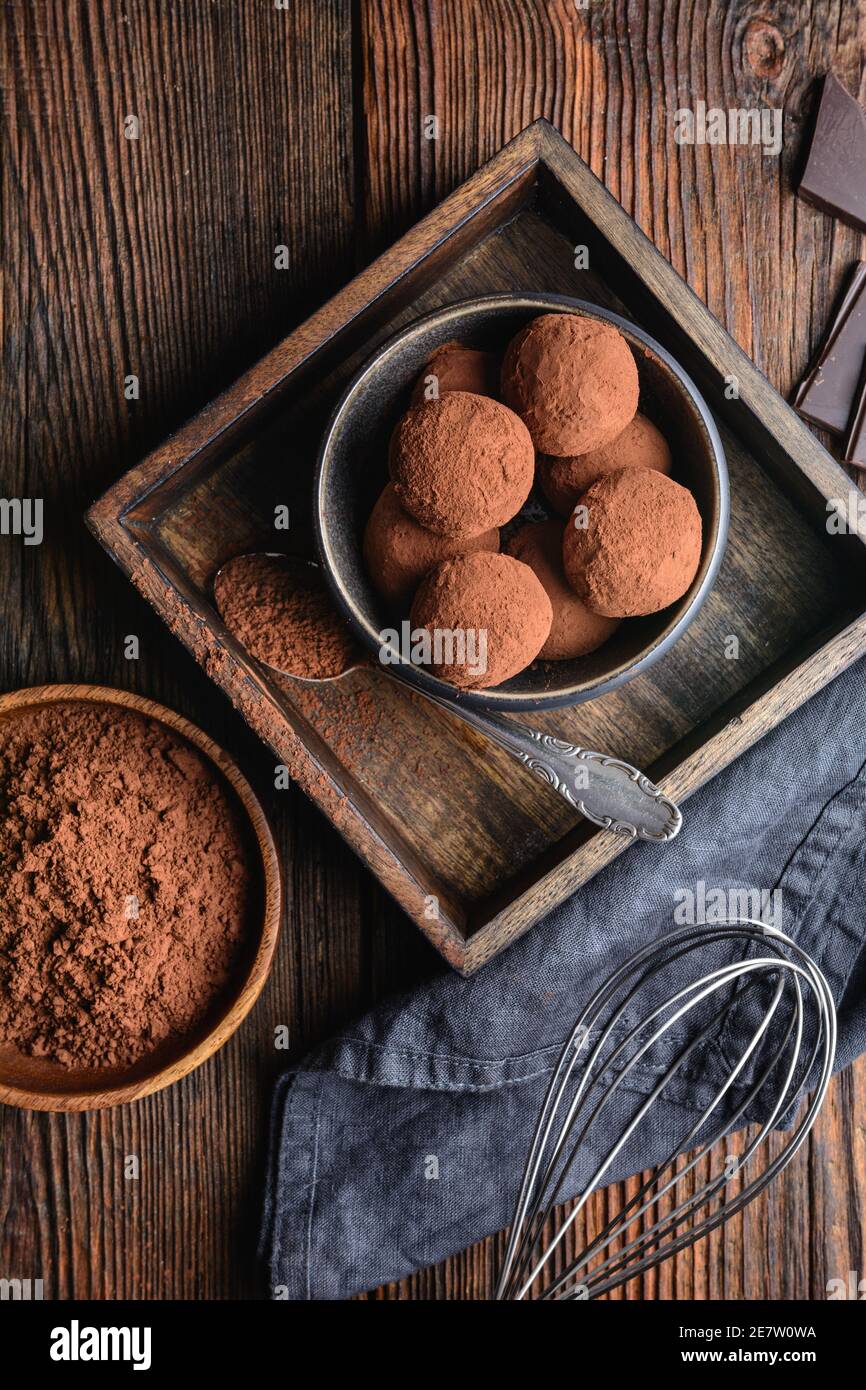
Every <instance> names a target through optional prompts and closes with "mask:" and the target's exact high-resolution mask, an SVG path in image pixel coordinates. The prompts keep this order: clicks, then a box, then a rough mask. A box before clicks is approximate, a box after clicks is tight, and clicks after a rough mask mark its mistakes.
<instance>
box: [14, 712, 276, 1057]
mask: <svg viewBox="0 0 866 1390" xmlns="http://www.w3.org/2000/svg"><path fill="white" fill-rule="evenodd" d="M0 789H2V790H0V899H2V902H3V915H2V919H0V1042H3V1043H6V1044H13V1045H14V1046H16V1047H17V1048H18V1049H19V1050H21V1051H23V1052H26V1053H28V1054H29V1055H31V1056H34V1057H45V1058H50V1059H53V1060H54V1061H56V1062H60V1063H62V1064H63V1065H65V1066H70V1067H72V1066H75V1067H88V1068H90V1067H107V1066H127V1065H129V1064H132V1063H134V1062H136V1061H138V1060H139V1059H141V1058H142V1057H144V1056H145V1055H146V1054H148V1053H150V1052H151V1051H153V1050H154V1049H155V1048H156V1047H157V1046H158V1045H159V1044H160V1043H163V1042H165V1041H166V1040H167V1039H170V1038H175V1037H179V1036H183V1035H186V1034H187V1033H189V1032H191V1031H192V1030H194V1029H195V1028H196V1027H197V1026H198V1025H199V1024H200V1023H201V1022H202V1021H203V1020H204V1019H205V1018H206V1016H207V1015H208V1014H209V1012H210V1011H211V1010H212V1008H213V1007H214V1005H215V1003H216V1002H217V1000H218V999H219V997H220V996H221V995H222V994H223V992H224V990H225V987H226V985H227V984H228V982H229V980H230V977H231V975H232V971H233V968H234V967H235V965H236V963H237V961H238V958H239V955H240V953H241V952H242V949H243V946H244V942H245V939H246V934H247V929H248V927H249V925H250V921H251V919H252V915H253V913H254V912H255V911H256V910H260V903H259V896H260V889H259V887H258V885H257V883H256V880H255V877H254V875H253V872H252V870H251V867H250V866H251V864H252V862H253V861H252V854H251V846H250V832H249V828H248V826H247V824H246V821H245V818H244V816H243V812H242V810H241V808H240V806H239V805H238V804H237V802H236V800H235V797H234V793H233V792H232V791H231V788H230V787H229V786H228V785H227V784H226V783H224V781H223V779H222V778H221V776H220V775H219V773H218V772H217V771H216V770H215V769H214V768H213V766H212V764H211V763H210V762H209V761H208V760H207V759H206V758H205V757H204V756H203V754H202V753H200V752H199V751H198V750H197V749H196V748H194V747H193V746H192V745H191V744H189V743H187V742H186V740H184V739H182V738H181V737H180V736H179V735H177V734H175V733H174V732H173V731H172V730H170V729H168V728H167V727H166V726H165V725H163V724H161V723H159V722H158V721H156V720H153V719H149V718H146V717H144V716H142V715H139V714H137V713H135V712H134V711H131V710H126V709H123V708H121V707H118V706H114V705H107V704H105V705H98V704H90V703H86V704H85V703H81V702H78V703H76V702H58V703H56V704H52V705H48V706H44V707H41V708H35V709H32V710H26V711H24V712H22V713H20V714H16V715H14V716H12V717H9V718H7V719H4V720H3V722H2V724H0Z"/></svg>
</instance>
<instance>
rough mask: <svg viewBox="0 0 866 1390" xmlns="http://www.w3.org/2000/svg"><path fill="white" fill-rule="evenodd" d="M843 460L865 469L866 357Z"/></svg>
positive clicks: (865, 357)
mask: <svg viewBox="0 0 866 1390" xmlns="http://www.w3.org/2000/svg"><path fill="white" fill-rule="evenodd" d="M844 458H845V462H846V463H853V464H854V466H855V467H856V468H866V355H864V358H863V370H862V372H861V373H860V383H859V385H858V387H857V396H856V399H855V402H854V410H853V412H852V415H851V423H850V425H849V427H848V434H847V436H846V438H845V453H844Z"/></svg>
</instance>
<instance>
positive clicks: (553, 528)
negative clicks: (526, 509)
mask: <svg viewBox="0 0 866 1390" xmlns="http://www.w3.org/2000/svg"><path fill="white" fill-rule="evenodd" d="M562 532H563V525H562V522H561V521H532V522H530V523H529V525H528V526H522V527H521V529H520V530H519V531H518V532H516V534H515V535H513V536H512V537H511V540H510V541H509V542H508V545H507V546H506V550H507V552H508V554H509V555H513V556H514V558H515V560H522V561H523V563H524V564H525V565H528V566H529V568H530V569H531V570H532V572H533V574H535V575H536V576H537V578H538V579H540V580H541V582H542V584H543V585H544V589H545V592H546V594H547V597H548V598H549V599H550V603H551V606H552V608H553V622H552V623H551V627H550V632H549V634H548V636H547V640H546V641H545V643H544V646H543V647H542V648H541V651H540V652H539V653H538V655H539V656H540V657H542V658H543V659H544V660H546V661H567V660H569V658H570V657H574V656H586V655H587V653H588V652H594V651H595V649H596V647H600V646H601V644H602V642H606V641H607V639H608V637H610V635H611V633H612V632H615V631H616V629H617V628H618V627H619V622H618V621H617V619H616V618H604V617H602V616H601V615H600V614H599V613H593V612H592V610H591V609H589V608H587V606H586V604H585V603H582V602H581V600H580V599H579V598H578V597H577V594H576V593H575V592H574V590H573V589H572V588H571V586H570V585H569V584H568V582H567V581H566V578H565V571H564V570H563V568H562Z"/></svg>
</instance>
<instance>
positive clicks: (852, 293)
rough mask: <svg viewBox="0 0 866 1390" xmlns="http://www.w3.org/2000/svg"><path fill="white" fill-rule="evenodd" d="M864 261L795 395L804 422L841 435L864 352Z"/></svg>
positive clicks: (865, 336) (850, 406) (795, 406)
mask: <svg viewBox="0 0 866 1390" xmlns="http://www.w3.org/2000/svg"><path fill="white" fill-rule="evenodd" d="M864 288H866V261H857V262H856V264H855V266H854V270H853V271H852V273H851V278H850V280H849V281H848V285H847V288H846V290H845V293H844V295H843V296H842V299H841V301H840V302H839V306H838V308H837V310H836V313H835V315H834V317H833V319H832V321H831V323H830V327H829V329H828V330H827V334H826V336H825V338H824V341H823V342H822V344H821V348H820V351H819V352H818V356H817V358H816V359H815V362H814V364H813V366H812V367H811V369H810V371H809V373H808V375H807V376H805V377H804V378H803V380H802V381H801V383H800V385H799V386H798V388H797V393H796V395H795V396H794V409H795V410H796V411H797V413H798V414H799V415H802V416H803V418H804V420H809V421H811V423H812V424H813V425H819V426H820V427H821V428H822V429H826V430H832V432H833V433H834V434H842V433H843V432H844V430H845V429H846V427H847V424H848V421H849V419H850V417H851V410H852V407H853V404H854V398H855V396H856V394H857V382H858V380H859V377H860V368H861V367H862V365H863V353H864V351H866V297H864Z"/></svg>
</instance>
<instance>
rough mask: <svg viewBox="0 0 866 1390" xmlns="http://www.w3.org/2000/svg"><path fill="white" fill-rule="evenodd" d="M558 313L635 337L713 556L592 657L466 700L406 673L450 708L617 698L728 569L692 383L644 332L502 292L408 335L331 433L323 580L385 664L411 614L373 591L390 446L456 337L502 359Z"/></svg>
mask: <svg viewBox="0 0 866 1390" xmlns="http://www.w3.org/2000/svg"><path fill="white" fill-rule="evenodd" d="M551 311H554V312H557V313H570V314H580V315H582V316H583V317H585V318H595V319H600V320H602V321H603V322H605V323H612V324H614V326H615V327H616V328H618V329H619V331H620V333H621V334H622V335H623V337H624V338H625V339H626V341H627V343H628V344H629V347H630V348H631V350H632V353H633V355H634V358H635V362H636V364H637V370H638V377H639V380H640V409H641V411H642V412H643V413H644V414H645V415H648V416H649V418H650V419H651V420H653V421H654V422H655V423H656V424H657V425H659V427H660V428H661V430H662V433H663V434H664V435H665V436H666V437H667V440H668V443H669V444H670V446H671V449H672V452H673V455H674V471H673V476H674V478H675V479H676V480H677V481H678V482H680V483H683V484H684V485H685V486H686V487H688V488H689V489H690V491H691V492H692V495H693V496H694V499H695V501H696V503H697V506H698V511H699V512H700V514H701V520H702V522H703V530H704V535H703V547H702V553H701V562H700V565H699V567H698V572H697V574H696V575H695V578H694V581H693V583H692V585H691V588H690V589H689V590H688V592H687V593H685V594H684V595H683V597H682V598H681V599H679V600H678V601H677V602H676V603H673V604H671V606H670V607H669V608H666V609H665V610H664V611H663V612H661V613H653V614H651V615H650V616H648V617H643V618H629V619H628V620H627V621H625V622H623V623H621V624H620V626H619V628H618V629H617V631H616V632H615V633H614V634H613V636H612V637H611V638H610V639H609V640H608V641H607V642H605V643H604V645H603V646H602V647H599V648H598V650H597V651H595V652H591V653H590V654H589V656H582V657H576V658H574V659H573V660H571V661H541V660H538V661H534V662H533V663H532V664H531V666H529V667H527V669H526V670H525V671H521V672H520V673H519V674H518V675H516V676H513V677H512V678H511V679H510V680H508V681H506V682H505V683H504V684H503V685H497V686H492V687H490V688H489V689H486V690H462V689H460V690H458V689H457V688H456V687H455V686H453V685H448V684H446V682H445V681H441V680H438V679H437V678H436V677H435V676H433V675H432V674H431V673H430V672H429V671H426V670H425V669H424V668H423V667H421V666H412V665H409V664H406V665H404V666H401V667H400V674H401V676H405V678H406V679H407V680H409V681H411V682H412V683H413V684H415V685H418V686H420V687H421V689H422V690H427V691H429V693H430V694H432V695H437V696H439V698H440V699H450V700H455V699H459V700H460V702H461V703H462V704H465V705H474V706H475V707H476V708H479V709H498V710H501V711H503V712H505V713H509V712H515V711H519V710H532V709H555V708H557V707H559V706H564V705H576V704H580V703H581V702H582V701H583V700H592V699H595V698H596V697H597V696H599V695H604V694H605V693H606V692H607V691H609V690H614V689H616V687H617V686H619V685H622V684H624V682H625V681H628V680H631V679H632V678H633V677H634V676H637V675H639V674H640V672H641V671H645V670H647V668H648V667H649V666H651V665H652V664H653V662H655V661H658V659H659V657H661V656H663V655H664V653H665V652H666V651H668V650H669V649H670V647H671V646H672V645H673V643H674V642H676V641H678V639H679V638H680V637H682V635H683V633H684V632H685V631H686V629H687V628H688V626H689V624H690V623H691V622H692V621H693V620H694V618H695V617H696V616H697V614H698V611H699V610H700V608H701V605H702V604H703V602H704V600H705V599H706V597H707V595H708V594H709V592H710V589H711V588H712V586H713V584H714V583H715V579H716V575H717V574H718V571H719V566H720V564H721V561H722V554H723V552H724V549H725V541H726V538H727V533H728V514H729V510H730V502H729V488H728V472H727V465H726V462H725V454H724V449H723V448H722V442H721V439H720V437H719V432H718V430H717V428H716V425H715V421H714V420H713V417H712V414H711V413H710V410H709V407H708V406H707V404H706V402H705V401H704V399H703V397H702V396H701V394H700V392H699V391H698V389H697V387H696V386H695V383H694V382H693V381H692V379H691V377H690V376H688V375H687V373H686V372H685V371H684V370H683V368H682V367H681V366H680V364H679V363H678V362H676V361H675V360H674V358H673V357H672V356H671V355H670V353H669V352H667V351H666V350H665V348H663V347H662V346H661V344H660V343H657V342H656V341H655V339H654V338H651V337H650V335H649V334H648V333H645V332H644V331H643V329H642V328H639V327H638V326H637V324H634V323H631V322H630V321H628V320H626V319H624V318H622V317H620V315H619V314H614V313H611V311H610V310H608V309H602V308H600V307H599V306H598V305H597V304H589V303H587V302H586V301H584V300H580V299H570V298H567V297H566V296H564V295H557V294H500V295H489V296H486V297H484V298H482V299H471V300H466V301H464V302H463V303H461V304H450V305H448V306H447V307H446V308H444V309H436V310H435V311H434V312H433V313H432V314H427V315H425V317H424V318H421V319H417V320H416V321H415V322H414V323H412V324H410V325H409V327H408V328H404V329H403V330H402V332H400V333H398V334H397V336H396V337H394V338H391V339H390V341H389V342H387V343H386V344H385V345H384V346H383V347H381V348H379V350H378V351H377V352H376V353H375V354H374V356H373V357H372V358H371V359H370V361H369V362H368V363H367V364H366V366H365V367H363V368H362V369H361V371H360V372H359V373H358V374H357V376H355V377H354V379H353V380H352V382H351V383H350V385H349V386H348V387H347V389H346V391H345V392H344V393H343V396H342V397H341V399H340V401H339V403H338V404H337V407H336V409H335V410H334V413H333V415H332V416H331V419H330V422H329V424H328V426H327V429H326V430H325V434H324V437H323V440H322V444H321V449H320V452H319V460H318V467H317V473H316V489H315V502H314V521H315V526H316V533H317V539H318V544H319V553H320V555H321V559H322V566H323V569H324V572H325V577H326V579H327V580H328V583H329V586H330V588H331V592H332V593H333V595H334V598H335V600H336V602H337V605H338V607H339V608H340V609H341V610H342V612H343V613H344V614H345V616H346V618H347V619H348V621H349V623H350V625H351V627H352V628H353V630H354V631H355V633H356V635H357V636H358V638H359V640H360V641H361V643H362V644H363V645H364V646H366V647H367V649H368V650H369V651H370V652H371V653H372V654H373V656H374V658H376V659H378V655H379V652H380V650H381V643H382V639H381V633H382V630H383V628H394V627H396V628H398V629H399V623H400V620H401V618H405V617H406V616H407V615H406V614H405V613H403V614H399V613H390V612H388V611H387V609H386V607H385V605H384V604H383V602H382V600H381V598H380V597H379V595H378V594H377V593H376V592H375V590H374V588H373V585H372V584H371V582H370V579H369V576H368V574H367V570H366V565H365V563H364V558H363V553H362V537H363V534H364V527H365V525H366V522H367V518H368V517H369V515H370V512H371V510H372V508H373V503H374V502H375V500H376V498H377V497H378V495H379V493H380V492H381V490H382V488H383V487H384V486H385V483H386V482H387V480H388V469H387V458H388V439H389V436H390V433H391V430H392V429H393V427H394V425H395V424H396V422H397V420H398V419H399V417H400V415H401V414H402V413H403V411H404V410H405V409H406V406H407V404H408V399H409V392H410V390H411V388H412V386H413V384H414V382H415V380H416V379H417V377H418V374H419V372H420V371H421V368H422V367H423V366H424V364H425V363H426V362H427V361H428V360H429V358H430V355H431V353H432V352H433V350H434V348H437V347H440V346H441V345H442V343H446V342H450V341H453V340H454V339H457V340H458V341H459V342H461V343H464V344H465V345H466V346H467V347H477V348H487V349H488V350H491V351H494V352H496V353H502V352H503V351H504V349H505V347H506V345H507V344H508V342H509V341H510V340H511V338H512V337H513V336H514V334H515V333H516V332H517V331H518V329H520V328H522V327H523V326H524V325H525V324H526V323H527V322H528V321H529V320H530V319H533V318H535V317H536V316H537V315H538V314H543V313H550V312H551ZM533 500H534V503H535V507H534V510H532V509H530V508H525V509H524V513H523V514H524V515H525V517H526V519H528V520H529V519H537V518H538V516H539V515H552V513H551V512H550V511H549V509H548V508H547V507H546V504H545V502H544V499H543V498H541V497H537V496H536V495H535V493H533ZM564 526H565V522H564V521H563V527H564ZM505 529H506V531H507V528H505Z"/></svg>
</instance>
